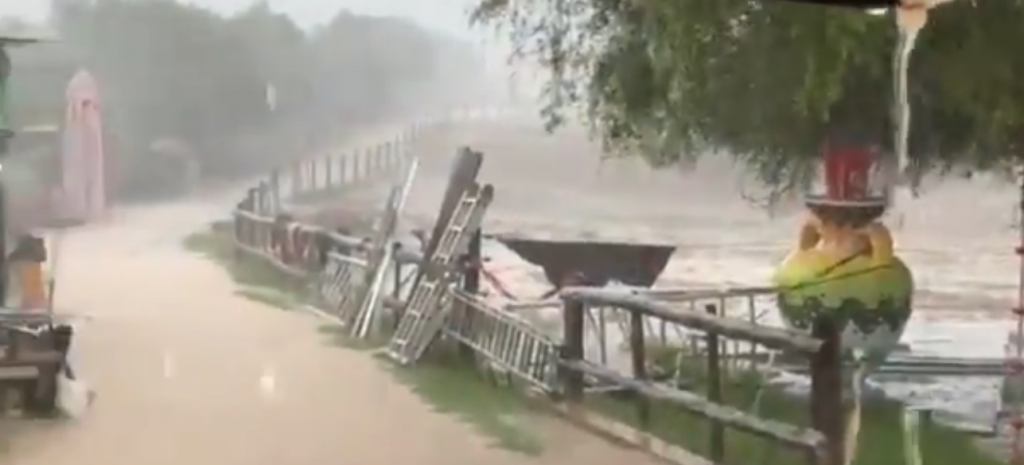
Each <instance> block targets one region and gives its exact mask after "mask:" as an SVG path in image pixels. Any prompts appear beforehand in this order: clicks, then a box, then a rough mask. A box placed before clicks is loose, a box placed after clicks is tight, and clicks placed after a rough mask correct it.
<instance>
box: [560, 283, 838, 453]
mask: <svg viewBox="0 0 1024 465" xmlns="http://www.w3.org/2000/svg"><path fill="white" fill-rule="evenodd" d="M561 298H562V300H563V302H564V308H563V317H564V326H563V331H564V336H563V346H562V353H561V357H560V359H559V362H558V364H559V366H560V367H561V375H560V378H561V382H562V385H563V386H564V394H565V396H566V399H567V400H568V401H569V402H575V403H579V402H582V401H583V399H584V395H585V379H587V378H592V379H596V380H600V381H602V382H604V383H611V384H613V385H616V386H618V387H621V388H624V389H627V390H629V391H632V392H633V393H635V394H636V420H637V423H638V424H639V425H640V427H641V429H644V428H647V427H649V426H650V423H651V403H652V402H662V403H668V404H671V405H674V406H677V407H679V408H681V409H682V410H684V411H686V412H688V413H690V414H693V415H697V416H699V417H702V418H705V419H707V421H709V422H711V429H710V431H711V434H710V435H709V444H708V447H707V450H708V451H709V456H708V457H707V459H709V460H710V461H711V462H712V463H724V462H725V456H726V448H725V435H726V428H731V429H734V430H738V431H742V432H745V433H748V434H752V435H755V436H758V437H762V438H765V439H767V440H769V441H772V442H774V443H776V444H778V445H781V446H784V447H788V448H791V449H795V450H797V451H799V453H801V454H804V455H805V456H806V457H807V462H808V463H810V464H815V465H819V464H820V465H842V464H843V463H844V456H843V455H844V453H845V450H844V447H843V428H844V424H843V412H844V410H843V403H842V392H843V389H842V372H841V368H842V364H841V363H840V355H841V352H840V347H839V334H838V331H837V328H835V327H832V326H831V325H829V323H828V321H827V320H825V321H822V322H821V323H820V324H819V325H818V327H816V328H815V331H814V332H813V334H811V335H809V334H805V333H802V332H799V331H792V330H787V329H782V328H772V327H766V326H758V325H755V324H753V323H751V322H749V321H746V320H741V319H737V318H729V317H724V316H719V315H718V309H717V308H716V307H715V305H714V304H709V305H707V307H706V308H705V309H704V311H695V310H689V309H685V308H679V306H678V305H671V304H669V303H666V302H662V301H658V300H654V299H652V298H650V297H647V296H644V295H639V294H636V293H633V292H629V291H615V290H607V289H595V288H569V289H565V290H563V291H562V293H561ZM587 306H603V307H615V308H619V309H622V310H624V311H627V312H629V315H630V320H631V321H630V323H631V324H630V325H629V327H630V334H629V352H630V356H631V368H632V376H626V375H624V374H621V373H619V372H617V371H615V370H613V369H610V368H608V367H604V366H600V365H597V364H594V363H591V362H588V361H587V360H586V359H585V356H584V333H585V314H586V308H587ZM645 318H655V319H658V320H663V321H667V322H670V323H673V324H677V325H681V326H685V327H687V328H690V329H693V330H699V331H702V332H704V333H705V334H706V339H707V341H706V354H705V361H706V364H707V367H706V376H707V382H706V388H707V392H706V393H705V396H700V395H698V394H696V393H693V392H687V391H682V390H679V389H675V388H671V387H667V386H664V385H662V384H659V383H656V382H654V381H653V380H652V379H651V376H650V374H649V373H648V367H649V366H650V363H649V362H650V360H648V356H647V350H648V346H649V344H648V342H647V340H646V339H647V337H648V335H647V334H645V327H646V326H647V325H645V324H644V319H645ZM723 337H724V338H730V339H739V340H743V341H748V342H752V343H757V344H759V345H761V346H764V347H765V348H767V349H771V350H778V351H783V352H786V353H789V354H798V355H800V356H803V357H805V358H807V359H808V360H809V362H810V365H811V369H810V373H811V385H812V387H811V398H810V418H811V428H802V427H798V426H795V425H790V424H786V423H782V422H779V421H774V420H770V419H765V418H760V417H758V416H756V415H754V414H751V413H747V412H744V411H742V410H740V409H737V408H734V407H731V406H729V405H728V404H726V403H725V402H724V401H723V375H722V372H721V363H722V360H721V359H720V357H719V347H720V344H719V338H723Z"/></svg>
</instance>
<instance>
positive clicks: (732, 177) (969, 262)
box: [408, 122, 1020, 422]
mask: <svg viewBox="0 0 1024 465" xmlns="http://www.w3.org/2000/svg"><path fill="white" fill-rule="evenodd" d="M460 129H461V131H459V132H456V133H453V134H451V135H449V136H448V138H447V139H446V140H444V141H435V142H436V143H438V144H440V145H444V144H448V145H449V146H452V147H454V146H456V145H469V146H472V147H473V148H475V149H477V150H481V151H483V152H484V153H485V154H486V157H485V162H484V169H483V172H482V174H481V179H482V180H483V181H485V182H489V183H493V184H494V186H495V188H496V192H497V194H496V196H497V197H496V201H495V203H494V204H493V207H492V208H491V210H490V211H489V213H488V216H487V222H486V229H487V231H488V232H495V233H497V232H517V233H521V234H525V235H530V236H536V237H551V238H601V239H608V240H621V241H631V242H657V243H669V244H675V245H677V246H678V251H677V252H676V254H675V255H674V257H673V259H672V261H671V262H670V263H669V265H668V267H667V268H666V270H665V272H664V274H663V275H662V277H661V279H660V281H659V282H658V284H657V285H658V286H673V287H674V286H685V287H694V288H698V287H719V286H741V285H766V284H767V283H768V280H769V277H770V275H771V273H772V271H773V270H774V267H775V266H776V264H777V263H779V262H780V261H781V259H782V257H783V256H784V255H785V253H786V252H787V250H788V249H789V248H790V247H791V246H792V245H793V244H794V242H795V240H796V233H797V225H798V223H799V221H800V218H801V214H802V212H803V211H802V209H801V208H800V206H799V204H797V203H791V204H789V205H784V206H781V207H780V208H779V209H777V211H776V215H775V216H774V217H772V216H771V215H769V214H768V212H766V211H765V210H764V209H762V208H759V207H756V206H753V205H752V204H751V203H750V202H748V201H747V200H744V198H743V196H742V195H741V194H740V192H747V193H756V192H757V186H756V185H754V184H751V183H749V182H748V181H745V179H744V177H743V176H742V175H741V174H740V173H739V171H738V170H737V169H735V168H734V167H732V166H730V164H729V163H727V162H720V161H719V162H704V163H701V164H700V165H698V167H697V169H696V170H694V171H690V172H684V171H683V170H681V169H676V168H672V169H667V170H662V171H659V172H654V171H651V170H649V169H648V168H646V167H645V166H643V165H642V164H641V163H639V162H636V161H635V160H614V161H609V162H605V163H601V162H600V161H599V160H600V157H599V155H598V153H599V152H598V148H597V146H596V145H595V144H593V143H591V142H589V141H588V140H587V137H586V134H585V133H583V132H581V131H574V130H566V131H562V132H559V133H557V134H555V135H547V134H545V133H544V132H543V131H542V130H540V129H539V125H537V124H531V123H519V124H510V123H507V122H504V123H501V124H497V123H487V122H479V123H476V124H475V125H464V126H462V127H461V128H460ZM453 151H454V150H448V151H445V152H444V153H446V154H447V153H452V152H453ZM429 155H430V157H429V158H428V157H424V160H423V167H422V169H421V175H420V177H419V179H418V180H417V184H416V186H415V187H414V189H413V194H412V198H411V199H410V204H409V207H408V213H409V214H410V215H412V216H413V217H419V218H429V217H430V216H431V215H433V214H434V212H435V211H436V208H437V207H436V205H437V201H438V200H437V199H438V196H439V192H441V189H442V187H441V186H443V182H444V179H445V178H444V176H445V174H446V173H447V168H448V164H449V162H450V158H451V157H450V156H444V155H441V152H439V151H436V150H435V151H433V152H431V153H430V154H429ZM1017 202H1018V200H1017V194H1016V191H1015V188H1014V187H1013V186H1012V185H1009V184H1005V183H1000V182H998V181H994V180H991V179H977V178H976V179H974V180H965V179H962V178H957V179H945V180H943V181H942V182H937V181H934V180H932V181H929V182H928V183H926V185H925V188H924V195H923V196H922V197H921V198H919V199H916V200H915V201H914V202H913V203H912V204H910V205H908V207H907V210H908V211H907V212H906V217H905V222H904V225H903V227H902V228H894V235H895V239H896V242H897V248H898V254H899V255H900V256H901V257H902V258H903V259H904V260H905V261H906V262H907V263H908V265H909V266H910V267H911V269H912V270H913V272H914V276H915V280H916V297H915V299H916V301H915V302H916V303H915V315H914V317H913V319H912V321H911V322H910V324H909V327H908V328H907V331H906V333H905V336H904V342H906V343H908V344H910V345H911V346H912V349H913V351H914V352H916V353H924V354H934V355H950V356H961V357H964V356H967V357H970V356H977V357H996V356H1001V355H1002V354H1003V345H1004V344H1005V343H1006V340H1007V336H1008V332H1009V331H1010V330H1011V329H1012V326H1013V322H1012V321H1011V320H1010V316H1011V312H1010V309H1011V308H1012V307H1013V306H1014V304H1015V302H1014V300H1015V299H1016V295H1017V280H1018V276H1019V272H1020V271H1019V270H1020V265H1019V262H1018V260H1017V257H1016V256H1015V255H1014V253H1013V250H1014V247H1015V246H1016V244H1017V243H1018V242H1019V239H1018V238H1017V235H1018V232H1017V230H1016V229H1015V227H1014V222H1015V221H1016V215H1015V213H1014V210H1015V208H1017V207H1016V205H1017ZM487 253H488V254H489V255H490V256H491V258H492V262H491V263H490V267H491V269H492V270H493V271H495V272H496V273H497V274H498V275H499V276H501V277H502V279H503V280H504V281H506V282H507V284H509V287H510V288H511V289H512V290H513V292H516V293H518V294H519V295H520V296H522V297H523V298H532V297H536V296H538V295H540V293H542V292H543V291H545V290H547V288H548V286H547V284H546V283H544V282H543V275H542V273H541V272H540V270H539V269H535V268H533V267H531V266H530V265H528V264H526V263H524V262H522V261H521V260H519V259H518V258H517V257H515V255H514V254H511V253H510V252H509V251H507V250H505V249H504V248H502V247H501V246H500V245H497V244H490V245H489V246H488V247H487ZM554 318H557V316H555V317H554ZM996 385H997V380H992V379H969V380H968V379H948V378H947V379H943V378H935V379H931V380H922V381H921V382H914V383H887V384H886V388H887V389H888V390H889V391H890V392H892V393H895V394H898V395H901V396H904V397H907V398H909V399H911V400H913V401H915V402H922V403H928V404H938V405H941V406H944V407H946V408H949V409H951V410H954V411H957V412H960V413H969V414H971V416H972V417H974V418H975V419H976V420H977V421H982V422H988V421H990V420H991V415H992V413H993V412H994V409H995V398H996V393H995V387H996Z"/></svg>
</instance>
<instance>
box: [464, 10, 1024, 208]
mask: <svg viewBox="0 0 1024 465" xmlns="http://www.w3.org/2000/svg"><path fill="white" fill-rule="evenodd" d="M930 16H931V18H930V24H929V26H928V27H926V28H925V30H924V31H923V32H922V33H921V36H920V37H919V39H918V42H917V46H916V50H915V52H914V54H913V56H912V60H911V69H910V87H911V89H910V94H911V95H910V100H911V105H912V109H913V116H912V129H911V145H910V151H911V159H912V163H913V167H914V168H916V172H917V173H918V174H921V173H923V172H926V171H929V170H945V169H948V168H951V167H962V168H966V169H971V170H974V169H992V168H1005V167H1006V166H1007V165H1008V164H1010V163H1019V161H1020V158H1021V157H1024V147H1022V143H1024V140H1022V138H1024V79H1022V78H1021V76H1024V54H1021V53H1020V52H1019V51H1018V50H1017V48H1018V44H1019V43H1020V40H1021V39H1022V38H1024V29H1022V28H1021V24H1024V1H1021V0H1000V1H978V2H966V1H960V2H953V3H951V4H949V5H946V6H943V7H941V8H938V9H936V10H935V11H933V12H932V13H931V15H930ZM474 19H475V20H476V21H479V22H482V23H485V24H490V25H493V26H496V27H498V28H500V29H501V30H503V31H504V32H505V33H507V34H508V35H509V37H511V39H512V40H513V41H514V42H515V43H516V45H517V46H518V47H519V50H521V53H522V54H523V55H525V56H527V57H529V58H533V59H538V60H539V61H540V62H541V64H542V65H544V66H545V67H546V68H547V69H548V70H549V71H551V75H552V78H551V80H550V82H549V83H548V85H547V87H546V92H545V94H546V98H547V101H548V102H547V103H548V104H549V106H548V111H547V116H548V117H549V122H550V123H552V124H553V125H557V124H558V123H559V122H560V121H561V120H562V118H563V117H564V115H565V112H566V111H576V110H579V111H581V112H582V114H583V116H584V117H585V119H586V120H587V121H589V122H590V123H591V124H592V125H593V127H594V129H595V130H596V132H597V133H598V134H599V135H600V136H601V137H602V139H603V140H604V141H605V142H606V144H607V147H608V149H609V150H610V151H611V152H614V153H617V154H626V155H634V154H640V155H642V156H644V157H645V158H646V159H647V160H648V161H650V162H651V163H652V164H654V165H666V164H670V163H674V162H677V161H679V160H680V159H681V158H691V157H695V156H697V155H698V154H715V155H716V156H723V154H727V155H728V156H732V157H735V159H737V160H738V161H739V162H741V164H743V165H745V166H747V167H749V168H750V169H752V171H753V172H754V173H756V175H757V176H758V178H759V179H760V180H761V181H763V182H765V183H766V184H767V185H769V186H772V187H775V188H786V187H789V186H792V185H794V184H795V182H797V181H800V180H803V179H806V174H807V167H808V166H809V163H808V162H809V161H811V160H814V159H815V158H816V157H817V156H818V154H819V153H820V147H821V146H822V144H823V142H824V141H825V140H826V137H827V136H828V137H831V136H836V135H839V136H841V137H845V138H855V139H858V140H860V141H865V142H871V143H875V144H878V145H879V146H881V147H883V148H891V147H892V146H893V136H892V125H891V121H892V118H891V115H892V113H891V112H892V105H893V98H892V89H893V82H892V79H893V77H892V76H893V66H892V63H893V56H894V54H893V51H894V46H895V42H896V27H895V22H894V20H893V18H892V17H891V16H888V17H887V16H873V15H869V14H866V13H864V12H861V11H857V10H849V9H837V8H824V7H820V6H814V5H806V4H798V3H792V2H783V1H764V0H640V1H637V0H480V2H479V4H478V5H477V9H476V11H475V13H474Z"/></svg>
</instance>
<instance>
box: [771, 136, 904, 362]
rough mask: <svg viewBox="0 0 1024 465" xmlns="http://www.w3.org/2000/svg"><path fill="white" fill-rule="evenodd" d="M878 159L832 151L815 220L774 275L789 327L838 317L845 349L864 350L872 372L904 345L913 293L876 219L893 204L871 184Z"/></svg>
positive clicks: (810, 202) (811, 204) (815, 202)
mask: <svg viewBox="0 0 1024 465" xmlns="http://www.w3.org/2000/svg"><path fill="white" fill-rule="evenodd" d="M874 159H875V156H874V153H872V152H871V151H869V150H858V149H843V148H840V149H836V148H832V150H826V153H825V160H824V166H823V170H822V171H823V173H822V174H823V176H822V178H823V179H821V182H820V183H818V185H817V186H816V187H817V189H815V190H812V192H810V193H809V194H808V196H807V200H806V204H807V207H808V210H810V215H809V217H808V219H807V220H806V221H805V222H804V224H803V227H802V229H801V232H800V237H799V240H798V243H797V246H796V247H795V248H794V250H793V251H792V252H791V253H790V254H789V255H788V256H787V257H786V259H785V260H784V261H783V262H782V264H781V265H780V266H779V268H778V270H777V271H776V273H775V276H774V284H775V285H776V286H778V288H779V293H778V308H779V312H780V314H781V316H782V319H783V321H784V322H785V323H786V324H787V325H788V326H790V327H793V328H798V329H804V330H810V329H811V327H812V325H813V323H814V321H815V320H816V319H818V318H832V319H833V320H834V321H835V322H836V324H838V326H839V327H840V328H841V330H842V343H843V346H844V348H846V349H851V350H852V349H861V350H862V351H863V352H862V353H863V354H864V355H865V357H866V358H867V361H868V364H869V366H871V365H877V364H879V363H881V362H882V361H884V360H885V358H886V357H887V356H888V355H889V354H890V353H891V352H892V351H893V350H894V349H895V348H896V347H897V346H898V344H899V340H900V337H901V336H902V334H903V330H904V327H905V326H906V324H907V321H908V320H909V319H910V315H911V312H912V296H913V293H914V282H913V277H912V276H911V273H910V270H909V269H908V268H907V266H906V265H905V264H904V263H903V262H902V261H901V260H900V259H899V258H898V257H896V256H895V255H894V253H893V241H892V235H891V234H890V232H889V229H888V228H887V227H886V226H885V225H884V224H882V223H881V222H879V221H877V220H878V218H879V217H881V215H882V214H883V213H884V212H885V209H886V206H887V205H888V203H887V200H886V197H885V194H884V190H882V189H874V188H873V186H872V182H871V181H872V175H873V174H876V173H877V172H876V171H875V170H873V165H874ZM875 177H876V178H877V177H878V176H875Z"/></svg>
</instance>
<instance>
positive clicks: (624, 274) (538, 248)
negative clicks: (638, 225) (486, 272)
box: [489, 234, 676, 299]
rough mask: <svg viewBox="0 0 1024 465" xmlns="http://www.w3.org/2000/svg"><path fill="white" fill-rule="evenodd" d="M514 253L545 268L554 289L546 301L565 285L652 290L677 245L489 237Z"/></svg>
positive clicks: (499, 235)
mask: <svg viewBox="0 0 1024 465" xmlns="http://www.w3.org/2000/svg"><path fill="white" fill-rule="evenodd" d="M489 237H490V238H492V239H494V240H496V241H498V242H499V243H501V244H502V245H504V246H505V247H507V248H508V249H509V250H511V251H512V252H513V253H515V254H516V255H518V256H519V257H520V258H522V259H523V260H525V261H527V262H529V263H530V264H533V265H536V266H539V267H541V268H542V269H544V276H545V278H547V281H548V282H549V283H551V285H552V286H554V288H553V289H552V290H551V291H549V292H548V293H547V294H545V295H544V296H542V297H541V299H546V298H549V297H551V296H553V295H555V294H556V293H558V291H559V290H561V289H562V288H563V287H566V286H594V287H601V286H606V285H608V284H609V283H611V282H618V283H621V284H625V285H628V286H634V287H645V288H647V287H651V286H652V285H654V282H655V281H657V280H658V277H659V276H661V273H662V272H663V271H665V266H666V265H667V264H668V260H669V259H670V258H671V257H672V254H673V253H675V251H676V246H674V245H668V244H642V243H629V242H606V241H592V240H571V239H566V240H560V239H535V238H530V237H524V236H520V235H502V234H498V235H492V236H489Z"/></svg>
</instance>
